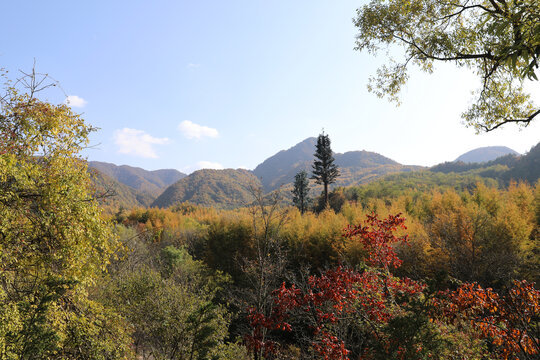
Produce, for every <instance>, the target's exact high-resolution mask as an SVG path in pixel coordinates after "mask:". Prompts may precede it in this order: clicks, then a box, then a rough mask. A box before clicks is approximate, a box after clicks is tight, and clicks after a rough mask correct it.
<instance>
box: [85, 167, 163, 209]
mask: <svg viewBox="0 0 540 360" xmlns="http://www.w3.org/2000/svg"><path fill="white" fill-rule="evenodd" d="M89 173H90V176H91V178H92V181H93V183H94V197H95V198H96V199H97V200H98V202H99V203H100V205H101V206H103V207H110V208H119V207H123V208H126V209H131V208H134V207H146V206H149V205H150V204H151V203H152V201H153V200H154V197H153V196H152V195H150V194H148V193H145V192H141V191H138V190H135V189H134V188H132V187H130V186H127V185H124V184H122V183H120V182H118V181H117V180H115V179H113V178H111V177H110V176H108V175H105V174H104V173H102V172H100V171H98V170H96V169H89Z"/></svg>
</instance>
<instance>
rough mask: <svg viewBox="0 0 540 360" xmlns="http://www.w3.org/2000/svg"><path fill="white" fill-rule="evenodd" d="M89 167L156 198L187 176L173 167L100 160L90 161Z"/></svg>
mask: <svg viewBox="0 0 540 360" xmlns="http://www.w3.org/2000/svg"><path fill="white" fill-rule="evenodd" d="M88 167H90V168H93V169H96V170H98V171H99V172H101V173H103V174H105V175H107V176H109V177H111V178H113V179H115V180H117V181H118V182H120V183H122V184H124V185H127V186H129V187H131V188H133V189H135V190H138V191H140V192H143V193H147V194H149V195H151V196H153V197H154V198H155V197H157V196H158V195H159V194H161V193H162V192H163V191H164V190H165V188H167V186H169V185H171V184H174V183H175V182H177V181H178V180H180V179H182V178H183V177H185V176H186V174H183V173H181V172H180V171H178V170H173V169H166V170H155V171H148V170H144V169H141V168H138V167H132V166H128V165H121V166H118V165H115V164H111V163H106V162H99V161H89V162H88Z"/></svg>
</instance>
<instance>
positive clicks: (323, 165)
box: [311, 131, 339, 207]
mask: <svg viewBox="0 0 540 360" xmlns="http://www.w3.org/2000/svg"><path fill="white" fill-rule="evenodd" d="M314 155H315V158H316V159H315V161H314V162H313V165H312V166H313V172H312V175H311V178H312V179H314V180H315V182H316V183H317V184H322V185H324V203H325V207H328V185H329V184H332V183H334V182H336V178H337V177H338V176H339V169H338V167H337V165H336V164H334V157H333V156H332V149H331V148H330V138H329V137H328V135H327V134H325V133H324V131H323V133H322V134H319V137H318V138H317V145H316V151H315V154H314Z"/></svg>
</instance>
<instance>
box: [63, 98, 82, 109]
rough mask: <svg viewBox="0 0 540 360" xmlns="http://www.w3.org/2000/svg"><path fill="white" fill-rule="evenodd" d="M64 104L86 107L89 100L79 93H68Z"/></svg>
mask: <svg viewBox="0 0 540 360" xmlns="http://www.w3.org/2000/svg"><path fill="white" fill-rule="evenodd" d="M64 104H66V105H69V106H71V107H77V108H82V107H85V106H86V104H88V101H86V100H84V99H83V98H82V97H79V96H77V95H68V97H66V100H64Z"/></svg>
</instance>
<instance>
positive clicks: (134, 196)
mask: <svg viewBox="0 0 540 360" xmlns="http://www.w3.org/2000/svg"><path fill="white" fill-rule="evenodd" d="M316 141H317V139H316V138H314V137H311V138H307V139H305V140H303V141H302V142H300V143H298V144H296V145H295V146H293V147H291V148H290V149H287V150H282V151H280V152H278V153H276V154H275V155H273V156H271V157H269V158H268V159H266V160H265V161H263V162H262V163H261V164H259V165H258V166H257V167H256V168H255V169H254V170H253V171H250V170H244V169H225V170H210V169H203V170H198V171H195V172H193V173H192V174H190V175H186V174H183V173H181V172H179V171H177V170H172V169H170V170H156V171H147V170H144V169H141V168H136V167H131V166H127V165H122V166H117V165H114V164H109V163H103V162H96V161H91V162H89V167H90V168H92V169H94V171H96V172H97V174H96V175H95V182H96V185H97V186H96V187H97V189H98V191H97V193H99V192H100V191H101V192H102V193H103V192H107V191H108V192H109V193H110V192H114V193H116V194H117V196H116V197H115V198H113V199H109V200H106V201H105V203H108V204H115V205H118V204H121V205H122V206H124V207H135V206H155V207H168V206H171V205H174V204H177V203H181V202H184V201H189V202H192V203H194V204H198V205H202V206H213V207H219V208H233V207H238V206H242V205H245V204H247V203H249V201H250V199H251V195H250V193H249V188H250V186H256V187H262V188H263V189H264V191H266V192H270V191H273V190H275V189H277V188H279V187H283V193H284V194H285V195H286V196H287V195H289V193H290V191H289V190H290V189H292V182H293V179H294V176H295V174H297V173H298V172H299V171H301V170H306V171H307V172H308V173H310V172H311V164H312V163H313V159H314V156H313V154H314V152H315V144H316ZM499 154H501V155H502V156H504V157H500V156H499ZM517 154H518V153H517V152H515V151H514V150H512V149H509V148H506V147H487V148H478V149H475V150H472V151H470V152H468V153H466V154H463V155H462V156H460V157H458V160H459V161H458V160H456V162H447V163H444V164H440V165H437V166H434V167H432V168H431V169H430V171H432V172H443V173H448V172H463V171H468V170H470V169H478V168H482V167H489V166H494V165H500V166H503V167H504V166H506V167H507V170H504V169H502V170H501V169H499V170H498V172H497V174H498V175H497V176H499V177H500V180H501V181H506V180H508V179H509V178H518V179H524V180H527V181H529V182H534V181H536V179H538V176H540V174H536V173H537V172H539V171H540V163H538V162H539V161H540V144H539V145H537V146H536V147H535V148H533V149H531V151H530V153H529V154H527V155H526V156H522V157H519V156H517ZM334 157H335V159H336V163H337V165H338V166H339V168H340V172H341V175H340V176H339V177H338V179H337V181H336V183H335V184H334V185H333V187H337V186H351V185H361V184H366V183H368V182H372V181H375V180H377V179H380V178H382V177H384V176H385V175H388V174H396V173H403V172H415V171H425V170H427V168H425V167H422V166H415V165H402V164H399V163H398V162H396V161H394V160H392V159H389V158H387V157H385V156H383V155H380V154H377V153H374V152H369V151H364V150H362V151H349V152H346V153H343V154H341V153H335V154H334ZM496 158H498V159H497V160H494V159H496ZM483 159H486V160H483ZM499 159H501V160H499ZM465 161H467V162H468V163H465ZM481 161H489V162H487V163H475V162H481ZM537 163H538V167H536V168H537V169H538V170H535V169H534V168H535V166H536V164H537ZM531 167H532V168H531ZM501 174H502V175H501ZM503 177H504V178H503ZM507 178H508V179H507ZM317 190H318V189H317V188H316V189H315V190H314V191H313V193H315V192H318V191H317Z"/></svg>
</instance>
